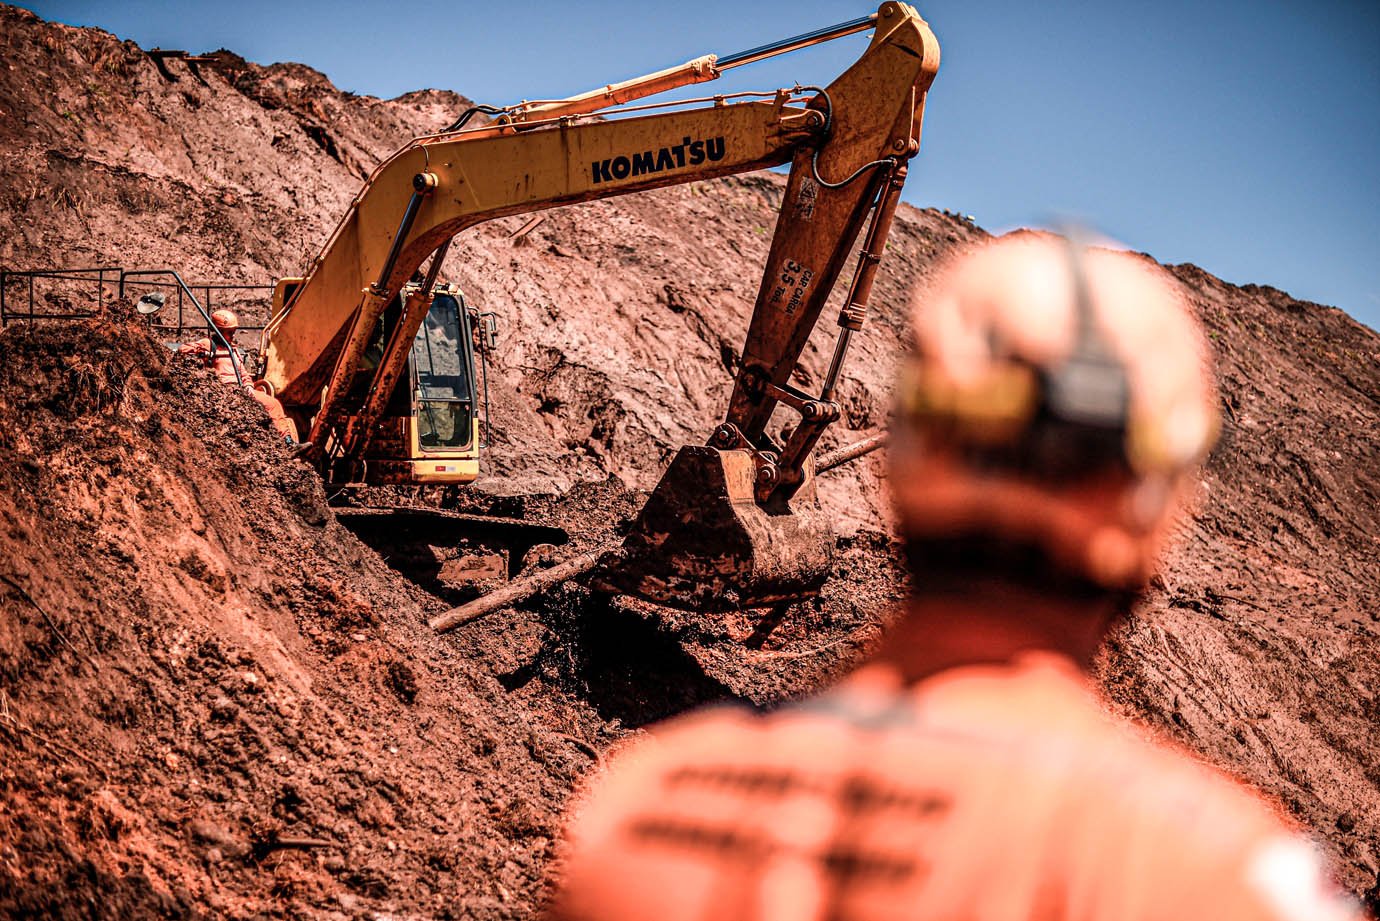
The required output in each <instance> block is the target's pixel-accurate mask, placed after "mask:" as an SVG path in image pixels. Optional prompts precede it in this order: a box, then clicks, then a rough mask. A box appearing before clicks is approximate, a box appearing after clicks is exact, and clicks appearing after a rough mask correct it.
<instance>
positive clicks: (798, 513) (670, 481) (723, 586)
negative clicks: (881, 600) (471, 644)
mask: <svg viewBox="0 0 1380 921" xmlns="http://www.w3.org/2000/svg"><path fill="white" fill-rule="evenodd" d="M755 482H756V464H755V462H754V460H753V457H752V454H751V452H749V451H745V450H729V451H721V450H718V449H716V448H711V447H698V446H686V447H683V448H681V449H680V452H679V453H678V454H677V455H676V457H675V459H674V460H673V461H672V462H671V466H670V467H668V468H667V470H666V473H665V475H664V476H662V478H661V482H660V483H658V484H657V487H656V490H655V491H654V492H653V493H652V495H651V497H650V498H648V500H647V503H646V505H644V506H643V508H642V511H641V513H640V514H639V515H638V517H637V519H636V521H635V522H634V523H633V527H632V530H631V531H630V532H629V534H628V536H627V537H626V538H625V539H624V541H623V544H622V546H621V547H619V548H618V549H616V550H613V551H610V552H608V553H606V554H604V556H603V557H601V558H600V560H599V563H598V566H597V567H596V568H595V570H594V571H593V573H592V574H591V575H590V576H589V578H588V582H589V584H591V585H592V586H594V587H595V588H600V589H603V590H605V591H612V592H619V593H623V594H629V595H635V596H637V597H639V598H643V599H646V600H648V601H652V602H655V603H657V604H664V605H668V606H671V607H676V608H683V609H686V610H692V611H703V612H718V611H732V610H741V609H744V608H758V607H767V606H773V605H778V604H786V603H790V602H794V601H803V600H806V599H809V598H813V597H815V596H816V595H817V594H819V589H820V587H821V586H822V585H823V584H824V582H825V580H826V578H827V577H828V574H829V570H830V564H831V562H832V558H833V544H834V540H833V532H832V530H831V529H830V527H829V525H828V522H827V521H826V519H825V516H824V511H823V510H822V509H821V508H820V506H819V501H818V499H817V498H816V496H815V489H814V477H813V473H812V472H807V474H806V479H805V482H804V483H803V484H802V486H801V488H800V489H799V490H798V491H797V492H796V494H795V495H794V496H793V497H792V498H791V499H790V500H788V501H781V502H779V503H776V506H777V507H773V506H772V505H771V504H769V505H768V506H767V507H764V506H762V505H759V504H758V503H757V501H756V497H755Z"/></svg>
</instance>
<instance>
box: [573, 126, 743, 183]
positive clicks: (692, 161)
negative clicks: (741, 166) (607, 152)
mask: <svg viewBox="0 0 1380 921" xmlns="http://www.w3.org/2000/svg"><path fill="white" fill-rule="evenodd" d="M723 158H724V139H723V138H722V137H716V138H702V139H700V140H691V139H690V138H688V137H687V138H683V139H682V140H681V142H680V143H679V144H673V145H671V146H670V147H662V148H660V149H659V150H645V151H643V152H642V153H635V154H633V155H632V156H631V157H610V158H609V159H607V160H595V161H594V162H593V163H591V164H590V172H591V173H592V174H593V177H594V181H595V182H596V183H600V182H612V181H614V180H616V179H627V178H628V177H630V176H645V175H647V174H649V173H660V172H662V171H663V170H668V169H680V168H681V167H682V166H698V165H699V164H701V163H704V162H705V161H706V160H708V161H709V162H711V163H712V162H714V161H717V160H722V159H723Z"/></svg>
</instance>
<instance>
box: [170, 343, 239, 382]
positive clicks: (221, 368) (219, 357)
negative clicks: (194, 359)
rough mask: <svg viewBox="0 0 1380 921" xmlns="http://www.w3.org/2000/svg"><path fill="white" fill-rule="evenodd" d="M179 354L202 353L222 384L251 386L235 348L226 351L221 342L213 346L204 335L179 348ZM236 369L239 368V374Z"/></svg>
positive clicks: (207, 365) (207, 364)
mask: <svg viewBox="0 0 1380 921" xmlns="http://www.w3.org/2000/svg"><path fill="white" fill-rule="evenodd" d="M177 354H179V355H202V356H204V357H205V362H206V367H208V368H210V369H211V373H212V374H214V375H215V376H216V380H218V381H220V382H221V383H222V384H235V385H240V386H245V387H248V386H249V377H248V375H246V374H245V373H244V365H243V364H241V362H240V357H239V356H238V355H236V354H235V352H234V351H233V350H231V351H230V352H226V351H225V349H224V347H222V346H221V344H220V343H219V342H217V343H216V344H215V347H214V348H213V347H212V345H211V339H210V337H202V338H200V339H197V340H195V341H194V342H189V343H187V344H186V345H184V346H182V347H181V348H179V349H178V350H177ZM236 369H238V370H239V374H238V376H237V375H236V373H235V371H236Z"/></svg>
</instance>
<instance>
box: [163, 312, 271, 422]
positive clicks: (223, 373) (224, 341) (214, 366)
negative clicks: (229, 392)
mask: <svg viewBox="0 0 1380 921" xmlns="http://www.w3.org/2000/svg"><path fill="white" fill-rule="evenodd" d="M211 323H212V325H214V326H215V328H216V331H217V332H218V333H219V334H220V335H219V336H217V337H215V339H214V340H213V339H212V337H210V336H203V337H201V338H200V339H196V340H194V341H192V342H188V343H187V344H186V345H183V346H182V347H181V348H179V349H178V350H177V354H179V355H190V356H194V357H196V358H199V359H200V360H201V361H202V362H203V363H204V364H205V366H206V367H207V368H209V369H210V370H211V373H212V374H214V375H215V376H216V380H218V381H220V382H221V383H222V384H226V385H228V386H231V387H243V388H244V389H245V390H246V391H248V392H249V395H250V396H251V397H253V398H254V402H256V403H258V404H259V405H260V406H262V407H263V408H264V412H266V413H268V418H269V421H271V422H272V423H273V428H274V429H275V430H276V431H277V432H278V434H279V435H281V436H283V440H284V441H286V442H287V443H288V444H296V443H297V426H296V425H295V424H293V421H292V420H291V419H289V418H288V417H287V414H286V413H285V412H284V411H283V404H282V403H280V402H279V401H278V399H277V398H276V397H274V396H273V395H272V394H270V393H268V392H267V391H266V390H263V389H261V387H260V386H259V385H256V384H254V383H253V382H252V379H251V378H250V376H249V372H247V371H246V370H245V368H244V362H243V360H242V359H241V358H240V355H239V353H238V352H236V351H235V333H236V332H237V331H238V330H239V328H240V318H239V317H238V316H236V315H235V312H234V311H233V310H213V311H212V312H211ZM227 346H228V348H227Z"/></svg>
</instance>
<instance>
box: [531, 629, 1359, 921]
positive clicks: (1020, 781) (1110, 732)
mask: <svg viewBox="0 0 1380 921" xmlns="http://www.w3.org/2000/svg"><path fill="white" fill-rule="evenodd" d="M560 873H561V880H560V885H559V888H558V890H557V894H556V898H555V900H554V902H553V907H552V910H551V917H553V918H558V919H563V921H632V919H649V921H931V919H933V921H940V919H943V921H1026V919H1050V921H1053V919H1078V921H1113V919H1115V921H1151V919H1165V921H1170V919H1172V921H1185V919H1212V921H1234V919H1240V921H1247V919H1262V921H1264V919H1273V921H1293V919H1298V921H1304V919H1315V921H1333V919H1346V918H1353V917H1356V916H1357V915H1356V911H1355V909H1354V908H1353V907H1352V906H1351V905H1350V904H1349V903H1347V902H1344V901H1342V900H1341V899H1340V898H1338V897H1336V896H1334V895H1332V894H1331V893H1330V890H1329V889H1328V887H1327V885H1326V883H1325V881H1324V879H1323V876H1322V873H1321V871H1320V864H1319V861H1318V858H1317V856H1316V855H1315V852H1314V851H1313V849H1312V847H1311V845H1309V844H1308V843H1307V841H1306V840H1304V839H1302V838H1301V837H1299V836H1298V835H1297V834H1296V833H1295V832H1294V831H1293V830H1292V829H1291V828H1290V827H1289V826H1287V825H1286V824H1285V823H1284V822H1282V821H1281V820H1280V819H1279V818H1278V817H1277V816H1276V814H1275V813H1274V812H1273V811H1272V810H1271V809H1270V808H1268V807H1267V806H1266V805H1265V804H1264V803H1263V801H1261V800H1260V799H1258V798H1257V797H1256V796H1255V795H1253V794H1251V793H1250V792H1248V791H1247V790H1246V789H1245V788H1243V787H1241V786H1240V785H1238V784H1236V783H1233V782H1231V781H1229V780H1227V779H1226V778H1224V777H1222V776H1221V775H1219V774H1217V773H1216V772H1214V771H1211V770H1209V769H1207V768H1205V767H1203V766H1202V765H1200V764H1199V763H1197V762H1194V761H1193V760H1191V758H1190V757H1189V756H1188V755H1186V754H1184V753H1182V752H1180V751H1179V750H1177V749H1175V748H1173V747H1171V746H1167V745H1163V744H1158V743H1152V742H1149V741H1146V740H1144V739H1142V738H1140V737H1138V736H1137V735H1135V734H1133V733H1132V732H1131V730H1130V729H1129V728H1127V727H1126V726H1124V725H1122V724H1120V723H1117V722H1115V721H1114V720H1112V719H1111V718H1110V717H1109V716H1107V715H1106V714H1105V713H1104V711H1103V710H1102V709H1101V707H1100V706H1099V705H1098V703H1097V701H1096V699H1095V698H1094V697H1093V696H1092V694H1091V692H1090V691H1089V689H1088V687H1087V684H1086V681H1085V679H1084V678H1083V677H1082V676H1081V675H1080V674H1079V673H1078V672H1077V671H1076V669H1075V668H1074V667H1073V666H1072V664H1071V663H1068V662H1066V661H1065V660H1063V659H1060V658H1058V657H1055V656H1052V655H1034V654H1033V655H1028V656H1025V657H1022V658H1021V659H1020V660H1018V661H1017V662H1015V663H1012V664H1009V665H1001V666H973V667H967V668H962V669H954V670H951V671H947V672H944V673H942V674H940V675H937V676H935V677H933V678H931V679H929V680H927V681H924V682H922V683H921V684H919V685H918V686H916V687H913V688H909V689H900V688H898V686H897V684H896V682H895V679H894V677H892V676H891V675H890V673H889V672H887V671H885V670H884V669H882V668H881V667H874V668H871V669H867V670H864V671H863V672H860V673H859V674H858V675H857V676H855V677H854V678H853V679H852V680H850V681H849V682H848V683H847V684H845V685H844V686H843V687H841V688H840V689H838V690H836V691H834V692H831V693H829V694H826V695H824V696H822V697H819V698H815V699H814V700H812V701H809V702H807V703H804V704H802V705H797V706H793V707H789V708H786V709H783V710H781V711H778V712H776V713H773V714H771V715H768V716H757V715H754V714H752V713H750V712H747V711H744V710H740V709H736V708H718V709H713V710H708V711H705V712H701V713H697V714H693V715H691V716H688V717H684V718H681V719H679V720H676V721H674V722H671V723H669V724H667V725H665V726H663V727H661V728H659V729H658V730H656V731H655V732H654V733H653V735H652V737H651V738H650V739H647V740H645V741H643V742H640V743H637V744H635V745H633V746H631V747H630V748H629V749H628V750H627V751H626V752H625V753H624V754H622V755H620V756H619V757H618V758H617V759H615V762H614V765H613V767H612V768H611V769H610V770H609V771H608V773H607V774H606V775H605V776H604V777H602V778H601V779H600V780H599V781H598V782H597V783H596V784H595V785H594V788H593V789H592V790H591V791H590V793H589V795H588V797H587V798H586V799H585V800H584V801H582V802H581V803H579V804H578V805H577V806H576V818H575V821H574V822H573V825H572V830H571V836H570V843H569V851H568V854H567V859H566V861H565V863H564V865H563V866H562V867H561V870H560Z"/></svg>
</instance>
